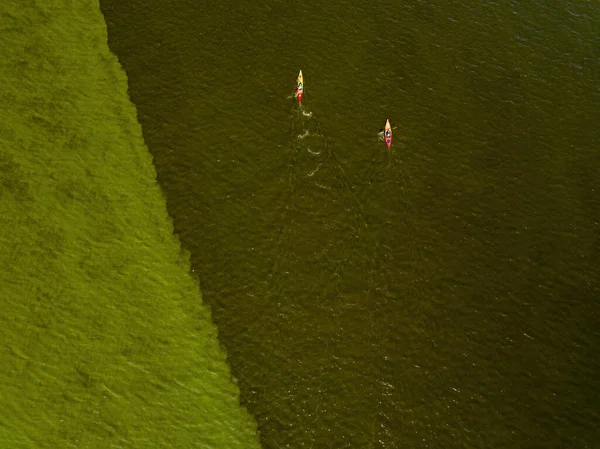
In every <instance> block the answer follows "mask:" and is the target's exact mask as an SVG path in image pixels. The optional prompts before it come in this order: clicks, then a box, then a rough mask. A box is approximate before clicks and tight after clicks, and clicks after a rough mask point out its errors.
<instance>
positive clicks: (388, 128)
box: [383, 120, 392, 148]
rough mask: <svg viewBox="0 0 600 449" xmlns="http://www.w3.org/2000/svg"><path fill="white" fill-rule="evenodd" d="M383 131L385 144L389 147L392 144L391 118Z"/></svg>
mask: <svg viewBox="0 0 600 449" xmlns="http://www.w3.org/2000/svg"><path fill="white" fill-rule="evenodd" d="M383 133H384V134H383V135H384V137H385V144H386V145H387V147H388V148H389V147H391V146H392V127H391V126H390V121H389V120H386V121H385V130H384V131H383Z"/></svg>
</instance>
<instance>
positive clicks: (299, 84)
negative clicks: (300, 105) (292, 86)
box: [296, 83, 302, 96]
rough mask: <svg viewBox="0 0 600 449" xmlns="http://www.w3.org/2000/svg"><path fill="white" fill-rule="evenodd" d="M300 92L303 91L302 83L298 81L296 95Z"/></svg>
mask: <svg viewBox="0 0 600 449" xmlns="http://www.w3.org/2000/svg"><path fill="white" fill-rule="evenodd" d="M299 93H302V83H298V87H296V96H298V94H299Z"/></svg>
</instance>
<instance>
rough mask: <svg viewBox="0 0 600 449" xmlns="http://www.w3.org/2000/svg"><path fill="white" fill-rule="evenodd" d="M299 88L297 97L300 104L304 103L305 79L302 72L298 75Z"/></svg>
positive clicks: (297, 88)
mask: <svg viewBox="0 0 600 449" xmlns="http://www.w3.org/2000/svg"><path fill="white" fill-rule="evenodd" d="M297 83H298V87H296V96H297V97H298V103H302V96H303V95H304V78H303V77H302V70H300V73H299V74H298V80H297Z"/></svg>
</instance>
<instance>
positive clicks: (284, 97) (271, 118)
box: [101, 0, 600, 448]
mask: <svg viewBox="0 0 600 449" xmlns="http://www.w3.org/2000/svg"><path fill="white" fill-rule="evenodd" d="M101 6H102V10H103V13H104V14H105V17H106V20H107V23H108V29H109V44H110V47H111V49H112V50H113V51H114V52H115V53H116V54H117V55H118V56H119V59H120V61H121V63H122V64H123V66H124V68H125V70H126V71H127V74H128V76H129V85H130V95H131V98H132V100H133V101H134V103H135V104H136V105H137V108H138V114H139V120H140V122H141V124H142V127H143V130H144V137H145V140H146V143H147V144H148V146H149V148H150V150H151V152H152V153H153V155H154V158H155V164H156V168H157V171H158V174H159V182H160V183H161V185H162V187H163V189H164V191H165V193H166V195H167V201H168V207H169V212H170V214H171V216H172V217H173V219H174V222H175V229H176V232H177V233H178V234H179V235H180V237H181V241H182V243H183V245H184V246H185V247H186V248H187V249H188V250H189V251H191V253H192V265H193V267H194V270H195V272H196V274H197V275H198V276H199V278H200V282H201V287H202V291H203V294H204V298H205V300H206V301H208V302H209V303H210V304H211V306H212V308H213V312H214V319H215V321H216V323H217V324H218V327H219V333H220V338H221V340H222V342H223V343H224V345H225V346H226V348H227V350H228V354H229V361H230V363H231V366H232V370H233V372H234V374H235V375H236V376H237V377H238V379H239V385H240V389H241V392H242V398H243V402H244V404H245V405H246V406H247V407H248V409H249V411H250V412H251V413H252V414H253V415H254V416H255V417H256V419H257V421H258V425H259V430H260V434H261V439H262V443H263V446H264V447H265V448H283V447H290V448H301V447H306V448H311V447H314V448H400V447H411V448H419V447H423V448H425V447H470V448H473V447H480V448H491V447H493V448H503V447H519V448H535V447H540V448H542V447H543V448H565V447H577V448H592V447H598V446H599V445H600V430H599V429H600V400H599V394H600V381H599V380H598V379H600V376H599V373H598V371H599V365H600V362H599V361H598V358H597V349H598V344H599V342H600V332H599V325H600V319H599V318H600V313H599V308H598V301H599V297H600V286H599V281H598V279H600V260H599V259H600V257H599V256H600V246H599V237H600V200H599V196H598V194H599V192H598V179H599V175H600V169H599V167H600V165H599V162H600V161H599V159H600V150H599V148H598V142H599V137H600V132H599V131H598V123H600V114H599V113H598V104H600V91H599V89H598V85H599V84H598V80H599V79H600V77H599V74H600V62H599V61H600V59H599V57H600V39H599V38H598V29H599V27H600V10H599V9H598V8H597V6H596V5H595V4H593V3H591V2H575V1H561V2H546V3H539V4H535V3H531V2H521V3H516V2H510V3H503V4H501V3H495V2H475V1H469V2H443V3H442V4H440V5H438V4H435V3H432V2H425V1H416V0H413V1H411V2H402V3H401V2H392V3H390V2H381V1H377V0H369V1H363V2H358V1H352V2H341V1H339V0H333V1H330V2H320V1H319V2H317V1H312V0H310V1H306V2H301V3H294V2H283V1H269V2H250V1H247V0H236V1H235V2H234V1H232V0H230V1H225V2H219V4H218V5H215V6H205V5H204V4H203V2H200V3H198V2H192V1H184V0H178V1H173V2H170V3H169V4H165V3H164V2H158V1H156V2H152V1H151V2H140V1H137V0H130V1H116V0H104V1H102V2H101ZM299 69H302V70H303V72H304V76H305V86H306V104H305V106H304V108H303V109H302V110H301V109H299V108H298V107H297V106H294V101H293V99H292V98H291V93H292V92H293V88H294V80H295V77H296V75H297V72H298V70H299ZM386 118H389V119H390V120H391V121H392V124H393V126H395V130H394V138H395V140H394V145H393V146H392V148H391V150H387V149H386V148H385V146H384V145H383V143H382V142H380V141H378V139H377V131H379V129H380V128H382V127H383V124H384V122H385V119H386Z"/></svg>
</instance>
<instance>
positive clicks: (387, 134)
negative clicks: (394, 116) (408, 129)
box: [385, 129, 392, 137]
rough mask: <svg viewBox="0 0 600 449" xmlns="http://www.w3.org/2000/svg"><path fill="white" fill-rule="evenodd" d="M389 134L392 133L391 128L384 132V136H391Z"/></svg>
mask: <svg viewBox="0 0 600 449" xmlns="http://www.w3.org/2000/svg"><path fill="white" fill-rule="evenodd" d="M391 135H392V130H390V129H388V130H387V131H386V132H385V137H391Z"/></svg>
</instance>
